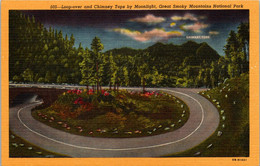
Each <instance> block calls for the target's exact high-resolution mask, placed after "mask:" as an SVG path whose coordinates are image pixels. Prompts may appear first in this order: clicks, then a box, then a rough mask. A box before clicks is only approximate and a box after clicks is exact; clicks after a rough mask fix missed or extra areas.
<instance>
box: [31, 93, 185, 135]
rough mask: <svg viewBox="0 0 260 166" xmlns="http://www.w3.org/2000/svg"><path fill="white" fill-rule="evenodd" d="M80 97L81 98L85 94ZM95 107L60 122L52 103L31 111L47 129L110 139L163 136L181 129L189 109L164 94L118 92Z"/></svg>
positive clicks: (61, 98) (59, 100) (60, 100)
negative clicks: (149, 94) (44, 107)
mask: <svg viewBox="0 0 260 166" xmlns="http://www.w3.org/2000/svg"><path fill="white" fill-rule="evenodd" d="M111 93H112V92H111ZM65 95H67V94H65ZM81 96H83V97H84V94H81ZM63 98H64V99H63ZM74 99H75V98H73V100H71V99H68V97H64V95H63V96H61V97H60V98H59V99H58V102H59V103H63V102H64V100H66V102H69V103H73V101H74ZM93 102H95V101H93ZM56 104H57V103H56ZM96 104H97V105H96V106H93V110H91V111H87V112H84V110H83V113H82V114H80V115H78V116H77V117H68V118H62V117H61V116H60V114H59V111H58V110H55V109H54V107H53V106H54V105H55V103H54V104H53V105H52V106H51V107H49V108H46V109H40V110H34V111H32V116H33V117H34V118H35V119H37V120H39V121H41V122H42V123H45V124H46V125H49V126H51V127H53V128H57V129H60V130H63V131H66V132H69V133H73V134H77V135H83V136H91V137H109V138H120V137H123V138H130V137H143V136H151V135H157V134H162V133H166V132H169V131H174V130H176V129H178V128H180V127H181V126H183V125H184V124H185V123H186V121H187V120H188V118H189V108H188V106H187V105H186V104H185V103H184V102H183V101H181V100H180V99H178V98H176V97H174V96H171V95H168V94H166V93H164V94H161V95H160V96H150V97H145V96H143V95H142V94H138V93H134V94H131V93H129V92H127V91H121V92H119V93H115V94H113V96H112V99H111V100H109V101H107V102H106V100H105V101H102V100H101V101H99V102H98V103H96ZM73 107H75V105H73V104H72V107H69V108H73ZM55 108H56V107H55ZM64 109H65V108H64ZM75 110H77V108H75ZM73 112H75V111H73ZM65 124H66V125H65Z"/></svg>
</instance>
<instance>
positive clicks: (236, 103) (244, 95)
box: [168, 74, 249, 157]
mask: <svg viewBox="0 0 260 166" xmlns="http://www.w3.org/2000/svg"><path fill="white" fill-rule="evenodd" d="M200 94H201V95H202V96H204V97H205V98H207V99H208V100H209V101H211V102H212V103H213V104H214V105H215V106H216V108H217V109H218V111H219V115H220V124H219V126H218V128H217V130H216V131H215V133H214V134H213V135H212V136H210V137H209V138H208V139H207V140H205V141H204V142H202V143H201V144H199V145H198V146H196V147H194V148H192V149H190V150H187V151H185V152H181V153H177V154H171V155H168V156H175V157H186V156H201V157H247V156H249V76H248V74H243V75H241V76H240V77H236V78H233V79H230V80H227V81H226V82H225V83H223V84H221V85H219V86H218V87H217V88H214V89H211V90H208V91H205V92H200Z"/></svg>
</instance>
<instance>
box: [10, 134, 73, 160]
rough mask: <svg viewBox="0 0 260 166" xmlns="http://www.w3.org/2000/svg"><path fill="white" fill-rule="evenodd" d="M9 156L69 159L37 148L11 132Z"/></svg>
mask: <svg viewBox="0 0 260 166" xmlns="http://www.w3.org/2000/svg"><path fill="white" fill-rule="evenodd" d="M9 156H10V157H14V158H15V157H35V158H39V157H41V158H44V157H45V158H53V157H55V158H57V157H68V156H65V155H62V154H57V153H53V152H50V151H47V150H44V149H42V148H40V147H37V146H35V145H33V144H31V143H29V142H27V141H25V140H24V139H22V138H21V137H19V136H17V135H15V134H14V133H13V132H12V131H9Z"/></svg>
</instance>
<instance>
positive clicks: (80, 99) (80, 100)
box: [74, 97, 83, 104]
mask: <svg viewBox="0 0 260 166" xmlns="http://www.w3.org/2000/svg"><path fill="white" fill-rule="evenodd" d="M82 102H83V101H82V98H81V97H79V98H78V99H77V100H75V101H74V104H81V103H82Z"/></svg>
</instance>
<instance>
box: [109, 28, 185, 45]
mask: <svg viewBox="0 0 260 166" xmlns="http://www.w3.org/2000/svg"><path fill="white" fill-rule="evenodd" d="M113 31H114V32H118V33H120V34H123V35H126V36H128V37H131V38H132V39H134V40H136V41H140V42H147V41H162V40H168V39H170V38H173V37H178V36H182V35H183V32H181V31H169V32H167V31H165V30H164V29H157V28H156V29H152V30H150V31H145V32H140V31H131V30H129V29H124V28H115V29H113Z"/></svg>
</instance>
